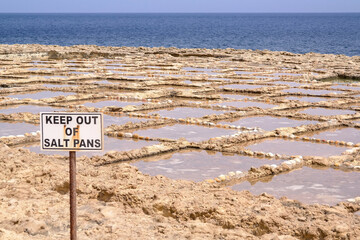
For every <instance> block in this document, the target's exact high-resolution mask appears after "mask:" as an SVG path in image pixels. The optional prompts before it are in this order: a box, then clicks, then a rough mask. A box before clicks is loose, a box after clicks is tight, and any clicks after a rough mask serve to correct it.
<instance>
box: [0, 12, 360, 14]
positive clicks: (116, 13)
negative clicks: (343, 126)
mask: <svg viewBox="0 0 360 240" xmlns="http://www.w3.org/2000/svg"><path fill="white" fill-rule="evenodd" d="M6 13H13V14H23V13H29V14H169V13H170V14H219V13H225V14H237V13H238V14H258V13H260V14H264V13H277V14H278V13H317V14H321V13H323V14H327V13H360V12H0V14H6Z"/></svg>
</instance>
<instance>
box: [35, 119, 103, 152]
mask: <svg viewBox="0 0 360 240" xmlns="http://www.w3.org/2000/svg"><path fill="white" fill-rule="evenodd" d="M46 116H53V117H56V116H59V117H60V116H61V117H63V118H61V119H57V123H56V125H58V126H59V128H60V127H61V126H63V129H62V133H65V129H66V126H68V123H69V121H68V120H69V119H67V118H66V117H71V121H72V122H71V123H73V118H74V117H75V118H76V121H77V119H78V117H89V119H90V118H91V117H98V118H97V119H99V120H100V121H99V122H98V123H96V125H94V126H95V127H97V128H99V129H98V130H100V133H99V132H97V133H96V134H97V135H98V134H100V136H99V137H100V138H99V139H100V147H92V148H91V147H90V148H89V147H81V146H78V147H74V146H69V147H64V146H61V147H48V146H45V142H44V140H45V139H46V137H47V135H48V134H49V133H46V128H49V127H46V125H55V124H49V123H45V122H46V121H45V117H46ZM95 122H96V121H95ZM65 123H67V124H65ZM81 125H84V124H82V123H81V124H80V126H81ZM78 127H79V125H78ZM59 130H61V129H59ZM98 130H96V129H92V130H91V131H98ZM73 131H74V135H75V133H76V130H75V128H73ZM40 132H41V134H40V148H41V150H42V151H103V150H104V119H103V113H88V112H41V113H40ZM55 134H56V133H55ZM57 134H58V133H57ZM77 134H78V135H77V137H79V138H80V137H81V136H80V133H77ZM57 140H58V141H59V143H60V140H61V139H60V138H59V139H57ZM79 140H80V139H79ZM63 141H64V139H63Z"/></svg>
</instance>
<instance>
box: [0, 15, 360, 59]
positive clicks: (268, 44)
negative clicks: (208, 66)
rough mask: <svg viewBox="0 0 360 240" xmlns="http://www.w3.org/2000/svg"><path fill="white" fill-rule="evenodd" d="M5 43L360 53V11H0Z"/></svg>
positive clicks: (0, 34) (1, 39) (1, 40)
mask: <svg viewBox="0 0 360 240" xmlns="http://www.w3.org/2000/svg"><path fill="white" fill-rule="evenodd" d="M0 43H1V44H17V43H21V44H25V43H37V44H48V45H63V46H70V45H79V44H94V45H101V46H136V47H138V46H146V47H160V46H163V47H178V48H236V49H253V50H255V49H269V50H275V51H289V52H295V53H307V52H318V53H333V54H345V55H349V56H354V55H360V13H344V14H342V13H334V14H310V13H309V14H290V13H289V14H275V13H273V14H260V13H259V14H242V13H239V14H235V13H234V14H220V13H219V14H190V13H189V14H183V13H179V14H170V13H169V14H141V13H139V14H125V13H119V14H20V13H19V14H5V13H3V14H0Z"/></svg>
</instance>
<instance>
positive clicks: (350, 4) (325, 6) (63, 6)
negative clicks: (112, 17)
mask: <svg viewBox="0 0 360 240" xmlns="http://www.w3.org/2000/svg"><path fill="white" fill-rule="evenodd" d="M0 1H1V4H0V12H2V13H16V12H19V13H25V12H28V13H109V12H111V13H134V12H137V13H143V12H149V13H162V12H179V13H183V12H189V13H191V12H239V13H246V12H249V13H251V12H260V13H263V12H360V0H0Z"/></svg>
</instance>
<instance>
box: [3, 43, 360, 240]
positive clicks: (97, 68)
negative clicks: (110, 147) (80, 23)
mask: <svg viewBox="0 0 360 240" xmlns="http://www.w3.org/2000/svg"><path fill="white" fill-rule="evenodd" d="M39 60H41V61H44V62H45V63H44V62H43V63H41V62H39ZM120 60H121V61H120ZM359 63H360V57H359V56H354V57H348V56H344V55H331V54H328V55H325V54H317V53H308V54H294V53H289V52H271V51H267V50H264V51H260V50H256V51H252V50H236V49H212V50H211V49H176V48H143V47H140V48H132V47H99V46H72V47H62V46H42V45H0V77H1V86H0V95H1V96H0V107H4V109H5V108H8V107H11V106H24V105H34V106H53V107H59V108H64V109H66V110H67V111H82V112H92V111H95V112H103V113H104V114H108V115H112V116H118V117H120V116H129V117H138V118H141V119H142V122H140V123H139V122H136V123H127V124H123V125H111V126H108V127H107V128H106V129H105V130H106V131H105V134H106V135H108V136H112V137H124V138H128V139H134V140H149V139H150V140H154V141H160V142H161V144H158V145H154V146H149V147H145V148H142V149H136V150H133V151H128V152H117V151H111V152H108V153H106V154H105V155H104V156H97V157H93V158H87V157H79V158H78V159H77V184H78V187H77V196H78V199H77V200H78V203H77V206H78V212H77V215H78V238H79V239H360V215H359V210H360V198H359V197H357V198H354V199H351V201H347V202H340V203H338V204H337V205H335V206H327V205H320V204H313V205H308V204H303V203H301V202H299V201H295V200H291V199H288V198H286V197H283V198H280V199H277V198H275V197H273V196H270V195H268V194H266V193H263V194H261V195H259V196H254V195H252V194H251V193H250V192H248V191H242V192H239V191H234V190H231V189H230V188H229V187H227V186H230V185H231V183H232V181H240V180H241V181H243V180H244V181H248V180H251V179H259V178H261V177H269V176H270V177H271V176H274V175H277V174H286V173H288V172H291V171H293V170H294V169H296V168H301V167H303V166H308V167H317V166H322V167H330V168H334V169H338V168H340V169H345V170H347V171H359V168H360V166H359V163H360V162H359V157H358V156H359V152H360V148H359V147H360V143H358V142H354V143H353V142H345V141H340V140H339V141H338V140H328V139H316V138H309V137H306V136H302V134H304V133H309V132H314V131H319V130H326V129H330V128H336V127H352V128H360V123H359V122H357V120H358V119H359V118H360V113H359V111H360V107H359V105H358V104H360V97H359V96H360V84H359V83H357V82H344V83H341V84H339V85H338V84H337V83H335V82H334V83H333V82H331V81H326V82H323V81H320V80H321V79H322V80H323V79H328V80H332V79H333V78H342V79H346V80H350V79H351V80H359V79H360V64H359ZM119 64H120V65H121V66H123V65H124V67H122V68H121V69H120V70H121V71H113V72H111V71H112V70H114V68H118V67H119ZM38 65H40V66H42V65H43V66H42V67H39V66H38ZM74 66H75V67H74ZM194 67H195V68H194ZM196 67H197V68H196ZM74 68H75V69H74ZM31 69H32V70H31ZM118 70H119V69H118ZM210 70H211V71H213V74H215V75H214V76H217V77H216V78H214V79H212V77H211V76H212V75H207V74H208V73H209V71H210ZM123 71H125V73H124V72H123ZM237 71H240V72H243V73H244V75H245V76H243V75H242V74H241V73H237ZM79 73H80V74H79ZM138 75H141V76H142V77H141V78H138V77H139V76H138ZM253 78H255V79H253ZM190 80H191V81H190ZM279 80H281V81H280V83H277V81H279ZM104 81H105V82H104ZM106 81H112V82H111V84H109V83H108V82H106ZM189 81H190V83H189ZM45 83H48V84H64V86H55V87H54V86H52V87H45V86H44V85H43V84H45ZM230 83H232V84H238V85H244V84H245V85H246V84H248V85H249V86H248V87H250V86H253V85H258V88H248V89H241V88H240V89H239V88H234V87H225V86H227V85H229V84H230ZM287 83H288V84H287ZM65 84H66V85H65ZM67 84H69V85H67ZM264 84H265V85H264ZM292 84H298V85H299V86H298V87H297V91H298V92H284V91H283V90H285V89H289V88H293V85H292ZM333 87H339V88H340V89H341V92H338V93H337V92H335V93H333V90H334V89H337V88H333ZM339 88H338V89H339ZM48 90H51V91H54V92H56V91H63V92H73V93H76V95H69V96H63V95H60V96H57V97H52V98H44V99H31V98H24V99H18V98H12V97H9V96H11V95H12V94H16V93H27V92H34V91H48ZM308 90H314V91H318V90H325V91H324V92H325V93H321V94H320V95H319V94H315V93H309V92H308ZM310 92H311V91H310ZM219 93H223V94H224V93H232V94H249V95H247V97H249V96H251V98H253V100H254V101H256V102H258V103H271V104H274V106H275V105H276V107H274V108H271V109H262V108H259V107H243V108H241V107H235V106H214V105H212V104H213V103H221V104H223V103H226V102H229V101H233V100H231V98H230V99H228V98H224V97H220V95H219ZM250 94H251V95H250ZM289 96H293V97H294V96H295V97H306V96H313V97H314V96H315V97H319V96H320V97H323V98H324V99H327V100H326V101H325V100H324V101H320V102H306V101H300V100H287V99H285V98H284V97H289ZM325 97H326V98H325ZM96 99H102V100H114V99H116V100H119V101H128V100H133V101H141V102H142V103H143V104H141V105H137V106H132V105H129V106H125V107H114V106H105V107H102V108H94V107H85V106H83V105H81V104H80V102H81V101H85V102H86V101H89V100H96ZM246 99H247V98H246ZM246 99H245V100H241V101H243V102H246V101H247V100H246ZM195 100H196V101H197V102H198V105H197V107H198V108H203V109H217V110H219V109H223V110H227V111H228V112H226V113H224V114H218V115H215V114H214V115H207V116H204V117H201V118H193V117H188V118H185V117H184V118H180V119H175V118H174V119H173V118H168V117H162V116H160V115H157V114H148V113H147V112H146V111H147V110H151V109H152V110H154V109H169V108H174V107H194V102H193V101H195ZM212 101H214V102H212ZM200 102H201V103H200ZM309 107H318V108H326V109H337V110H351V111H353V113H352V114H343V115H334V116H322V115H309V114H303V113H301V112H299V111H298V110H299V109H300V110H301V109H303V108H309ZM262 115H264V116H275V117H296V118H298V119H305V120H315V121H319V123H317V124H314V125H312V124H310V125H303V126H298V127H288V128H277V129H273V130H272V131H260V132H259V131H258V129H256V128H243V127H240V126H232V125H221V124H215V122H216V121H219V120H223V119H235V118H238V117H245V116H262ZM146 119H150V120H149V121H147V120H146ZM0 120H2V121H23V122H28V123H32V124H38V123H39V114H38V113H24V112H15V113H1V112H0ZM174 123H179V124H189V125H199V126H208V127H209V126H211V127H217V128H219V129H220V128H228V129H237V130H239V134H235V135H231V136H222V137H214V138H211V139H208V140H206V141H203V142H188V141H186V140H184V139H176V140H173V139H158V138H154V139H151V138H149V137H148V136H139V135H137V134H133V133H132V132H133V131H134V129H135V130H136V129H144V128H146V127H156V126H166V125H170V124H174ZM263 138H277V139H290V140H294V139H295V140H297V141H303V142H305V141H307V142H309V141H310V142H312V143H314V144H315V143H319V144H320V143H321V144H328V145H339V146H340V145H341V146H346V147H348V149H347V150H346V151H345V152H344V153H343V154H342V155H340V156H331V157H315V156H306V153H304V157H303V156H286V155H284V154H283V155H279V154H277V153H276V152H274V153H269V152H262V151H258V152H256V151H250V150H244V149H243V148H239V144H240V143H245V142H248V141H252V140H259V139H263ZM39 140H40V135H39V132H31V133H30V132H27V133H23V134H21V135H16V136H15V135H9V136H0V151H1V154H0V166H1V168H0V239H6V240H8V239H9V240H12V239H14V240H15V239H16V240H17V239H69V225H70V221H69V220H70V219H69V218H70V217H69V180H68V179H69V173H68V171H69V170H68V158H67V157H63V156H60V155H51V156H48V155H43V154H36V153H33V152H30V151H29V150H26V149H24V148H20V147H19V146H21V144H27V143H38V142H39ZM186 148H197V149H202V150H212V151H217V152H222V153H231V154H241V155H246V156H258V157H263V158H269V159H275V158H276V159H283V160H288V161H286V162H284V163H282V164H281V165H280V164H279V165H275V166H269V165H264V166H262V167H260V168H251V169H250V170H249V171H247V172H241V174H238V171H236V172H235V171H234V172H233V171H232V172H229V173H228V174H227V175H226V173H225V175H220V176H219V177H218V178H215V179H208V180H207V181H203V182H199V183H195V182H190V181H184V180H172V179H168V178H166V177H163V176H149V175H146V174H143V173H141V172H140V171H138V170H137V169H136V168H135V167H134V166H131V165H130V164H129V163H130V161H132V160H134V159H139V158H144V157H149V156H157V157H159V156H161V155H162V154H165V153H168V152H176V151H178V150H180V149H186ZM54 154H55V152H54ZM204 160H206V159H204ZM235 170H237V169H235Z"/></svg>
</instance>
